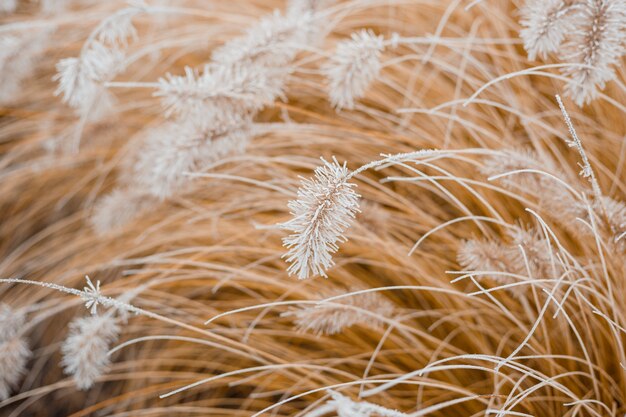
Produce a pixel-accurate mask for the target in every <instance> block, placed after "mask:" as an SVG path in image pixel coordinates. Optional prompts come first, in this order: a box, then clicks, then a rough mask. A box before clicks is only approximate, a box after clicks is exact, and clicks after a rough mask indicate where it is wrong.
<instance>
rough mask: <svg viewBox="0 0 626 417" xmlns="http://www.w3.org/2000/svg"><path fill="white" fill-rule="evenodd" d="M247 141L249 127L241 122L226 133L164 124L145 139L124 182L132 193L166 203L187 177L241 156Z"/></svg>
mask: <svg viewBox="0 0 626 417" xmlns="http://www.w3.org/2000/svg"><path fill="white" fill-rule="evenodd" d="M250 137H251V127H250V124H249V123H246V122H244V121H242V122H241V125H240V126H239V127H233V128H230V129H227V130H216V129H215V128H214V127H213V126H211V125H208V126H207V125H206V124H205V123H192V122H189V123H185V124H180V123H175V122H171V123H167V124H165V125H164V126H162V127H161V128H160V129H159V130H158V131H156V130H155V131H154V132H153V134H152V135H150V136H149V137H148V138H147V140H146V142H145V143H144V146H143V147H142V149H141V150H140V152H139V153H138V155H137V156H136V160H135V163H134V168H133V172H132V173H131V174H130V176H128V178H126V179H125V181H126V182H127V183H128V184H129V185H130V186H131V187H133V188H135V189H138V190H142V191H143V192H145V193H147V194H149V195H152V196H154V197H157V198H158V199H161V200H163V199H166V198H168V197H171V196H172V195H173V194H176V193H178V192H180V190H181V189H182V187H184V185H185V184H186V183H188V182H189V177H188V176H186V175H185V174H186V173H188V172H194V171H200V170H202V169H204V168H205V167H207V166H209V165H211V164H213V163H215V162H217V161H219V160H220V159H223V158H225V157H227V156H230V155H235V154H240V153H243V152H244V151H245V149H246V146H247V144H248V142H249V140H250Z"/></svg>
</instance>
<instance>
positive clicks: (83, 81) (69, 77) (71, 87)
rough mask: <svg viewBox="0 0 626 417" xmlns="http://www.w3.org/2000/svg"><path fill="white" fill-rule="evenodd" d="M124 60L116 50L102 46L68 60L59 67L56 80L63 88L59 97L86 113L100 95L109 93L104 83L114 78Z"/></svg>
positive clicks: (96, 46) (58, 89) (95, 45)
mask: <svg viewBox="0 0 626 417" xmlns="http://www.w3.org/2000/svg"><path fill="white" fill-rule="evenodd" d="M123 58H124V55H123V53H122V52H121V51H120V50H119V49H116V48H109V47H107V46H105V45H104V44H102V43H100V42H92V43H91V45H90V47H89V48H88V49H87V50H86V51H84V52H83V53H82V54H81V55H80V56H79V57H77V58H65V59H62V60H61V61H60V62H59V63H58V64H57V71H58V72H57V75H56V76H55V77H54V79H55V80H58V81H59V86H58V88H57V90H56V91H55V95H62V96H63V101H64V102H65V103H67V104H69V105H70V106H71V107H73V108H75V109H77V110H84V109H85V108H88V107H89V106H91V105H92V104H93V103H94V100H95V99H96V98H97V97H98V95H99V94H103V93H105V91H104V89H103V86H102V83H103V82H104V81H106V80H107V79H109V78H110V77H112V76H113V75H114V74H115V73H116V72H117V71H118V69H119V65H120V63H121V62H122V60H123Z"/></svg>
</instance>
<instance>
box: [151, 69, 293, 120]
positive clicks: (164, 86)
mask: <svg viewBox="0 0 626 417" xmlns="http://www.w3.org/2000/svg"><path fill="white" fill-rule="evenodd" d="M284 75H285V74H284V71H281V70H278V69H277V70H271V71H270V70H267V69H264V68H260V67H258V66H253V65H238V64H233V65H207V66H206V67H205V69H204V71H203V73H202V74H201V75H198V74H197V73H196V72H195V71H194V70H192V69H191V68H189V67H187V68H185V75H183V76H173V75H169V74H168V75H167V76H166V77H164V78H161V79H160V80H159V89H158V90H157V91H156V92H155V96H158V97H161V98H162V100H163V105H164V107H165V109H166V110H167V112H168V114H172V113H174V114H179V115H183V116H187V115H198V114H202V115H203V117H205V118H207V119H210V120H213V121H215V122H217V123H218V124H222V125H223V124H229V125H232V124H233V121H232V120H233V117H241V115H247V114H251V113H253V112H255V111H258V110H260V109H261V108H263V106H265V105H266V104H269V103H272V102H274V100H275V99H276V98H277V97H282V85H283V77H284Z"/></svg>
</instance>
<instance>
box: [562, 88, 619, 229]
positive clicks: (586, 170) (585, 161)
mask: <svg viewBox="0 0 626 417" xmlns="http://www.w3.org/2000/svg"><path fill="white" fill-rule="evenodd" d="M556 101H557V102H558V103H559V108H560V109H561V113H563V119H565V124H566V125H567V128H568V129H569V133H570V136H571V139H570V140H567V145H568V146H569V147H571V148H576V150H577V151H578V154H579V155H580V158H581V160H582V170H581V171H580V175H581V176H582V177H583V178H587V179H588V180H589V183H590V184H591V188H592V190H593V195H594V198H595V202H596V204H599V205H600V207H601V209H602V212H603V213H602V214H603V215H604V216H605V218H606V217H607V215H606V208H605V207H604V199H603V196H602V190H601V189H600V184H599V183H598V179H597V178H596V174H595V172H594V171H593V168H592V167H591V163H590V162H589V158H588V157H587V153H586V152H585V149H584V148H583V144H582V141H581V140H580V138H579V137H578V134H577V133H576V129H575V128H574V124H573V123H572V119H571V118H570V117H569V114H568V113H567V110H566V109H565V105H564V104H563V100H561V96H559V95H558V94H557V95H556Z"/></svg>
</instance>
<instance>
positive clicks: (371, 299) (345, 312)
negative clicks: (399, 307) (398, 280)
mask: <svg viewBox="0 0 626 417" xmlns="http://www.w3.org/2000/svg"><path fill="white" fill-rule="evenodd" d="M359 289H362V288H351V289H350V290H349V292H354V291H358V290H359ZM344 293H345V292H344V291H333V292H331V291H328V292H326V293H325V294H324V296H325V297H332V296H336V295H341V294H344ZM337 304H340V305H337ZM342 306H348V308H346V307H342ZM349 307H357V308H360V309H362V310H367V311H370V312H372V313H375V314H378V315H380V316H382V317H391V315H392V314H393V312H394V306H393V304H392V303H391V302H389V301H388V300H387V299H385V298H384V297H383V296H382V295H380V294H379V293H376V292H368V293H364V294H358V295H353V296H349V297H344V298H340V299H337V300H336V301H334V300H333V301H331V302H329V303H322V304H319V305H315V306H305V307H303V308H302V309H299V310H294V311H289V312H287V313H284V316H293V317H294V322H295V324H296V327H297V328H298V329H299V330H301V331H307V332H313V333H315V334H317V335H321V334H327V335H332V334H337V333H341V332H342V331H343V329H345V328H347V327H350V326H354V325H356V324H360V325H365V326H370V327H374V328H377V327H380V326H381V325H382V322H381V321H380V320H378V319H376V318H375V317H373V316H370V315H364V314H363V313H361V312H359V311H356V310H353V309H351V308H349Z"/></svg>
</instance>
